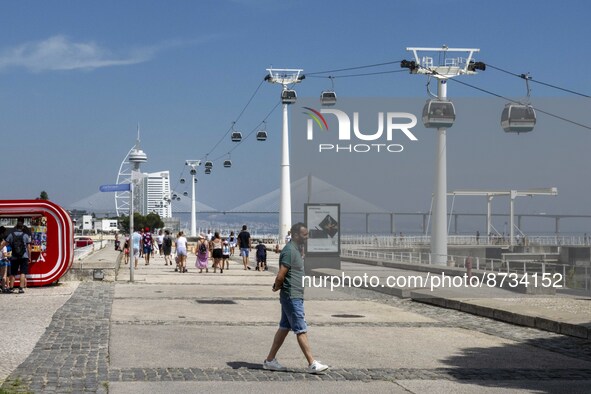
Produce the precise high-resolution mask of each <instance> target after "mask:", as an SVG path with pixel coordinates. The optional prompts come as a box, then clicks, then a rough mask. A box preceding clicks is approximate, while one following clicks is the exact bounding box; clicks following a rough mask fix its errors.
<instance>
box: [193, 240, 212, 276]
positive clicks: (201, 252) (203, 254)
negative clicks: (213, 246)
mask: <svg viewBox="0 0 591 394" xmlns="http://www.w3.org/2000/svg"><path fill="white" fill-rule="evenodd" d="M207 245H208V243H207V241H206V240H205V237H204V236H203V234H199V236H198V237H197V245H195V254H196V255H197V261H196V262H195V267H197V268H198V269H199V273H200V274H201V273H203V269H205V273H208V272H209V270H208V269H207V259H208V257H209V256H208V255H207V252H208V247H207Z"/></svg>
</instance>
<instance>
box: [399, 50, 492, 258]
mask: <svg viewBox="0 0 591 394" xmlns="http://www.w3.org/2000/svg"><path fill="white" fill-rule="evenodd" d="M406 50H407V51H411V52H412V53H413V56H414V60H413V61H410V62H409V61H406V60H405V61H403V62H401V66H402V67H406V68H409V69H410V72H411V73H412V74H425V75H429V76H430V77H433V78H436V79H437V98H438V99H439V100H447V80H448V79H449V78H453V77H456V76H459V75H471V74H476V72H475V70H476V69H481V70H484V64H482V63H474V61H473V60H472V59H473V55H474V53H475V52H479V51H480V49H469V48H448V47H447V46H446V45H444V46H443V47H441V48H406ZM419 52H426V53H427V54H432V56H423V57H419ZM450 53H453V54H457V53H465V54H466V57H448V56H449V54H450ZM433 55H437V57H436V58H435V56H433ZM435 61H437V63H436V62H435ZM437 134H438V139H437V151H436V152H435V168H436V177H435V191H434V203H433V226H432V228H431V259H432V262H433V263H434V264H439V265H445V264H446V263H447V257H448V254H447V226H446V222H447V198H446V195H447V146H446V143H447V141H446V137H447V129H446V128H445V127H439V128H438V129H437Z"/></svg>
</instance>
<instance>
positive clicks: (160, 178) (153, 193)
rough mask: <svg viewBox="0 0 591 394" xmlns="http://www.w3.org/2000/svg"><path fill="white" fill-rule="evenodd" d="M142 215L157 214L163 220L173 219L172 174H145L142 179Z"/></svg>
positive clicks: (160, 172) (165, 172)
mask: <svg viewBox="0 0 591 394" xmlns="http://www.w3.org/2000/svg"><path fill="white" fill-rule="evenodd" d="M141 190H142V195H141V198H142V200H143V201H142V204H141V206H142V210H141V211H140V213H141V214H142V215H147V214H149V213H152V212H155V213H157V214H158V215H160V217H161V218H170V217H172V205H171V204H172V201H171V198H170V174H169V172H168V171H159V172H153V173H150V174H143V179H142V187H141Z"/></svg>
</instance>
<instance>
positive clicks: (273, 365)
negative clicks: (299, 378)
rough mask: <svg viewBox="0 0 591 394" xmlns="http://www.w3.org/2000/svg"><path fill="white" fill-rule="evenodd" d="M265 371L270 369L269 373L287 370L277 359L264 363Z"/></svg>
mask: <svg viewBox="0 0 591 394" xmlns="http://www.w3.org/2000/svg"><path fill="white" fill-rule="evenodd" d="M263 369H268V370H269V371H287V368H285V367H284V366H283V365H281V364H279V361H277V359H276V358H274V359H273V360H271V361H267V360H265V361H263Z"/></svg>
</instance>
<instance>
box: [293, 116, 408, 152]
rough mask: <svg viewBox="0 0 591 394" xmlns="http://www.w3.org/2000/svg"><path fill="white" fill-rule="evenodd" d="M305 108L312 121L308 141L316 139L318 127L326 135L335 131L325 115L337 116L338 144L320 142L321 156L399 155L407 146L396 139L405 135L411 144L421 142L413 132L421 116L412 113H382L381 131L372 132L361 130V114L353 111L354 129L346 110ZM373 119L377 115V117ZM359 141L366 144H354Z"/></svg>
mask: <svg viewBox="0 0 591 394" xmlns="http://www.w3.org/2000/svg"><path fill="white" fill-rule="evenodd" d="M303 109H305V110H306V111H305V112H304V114H306V115H308V116H309V119H307V134H306V138H307V140H308V141H313V140H314V135H315V131H314V129H315V128H316V129H318V130H320V131H321V132H322V133H330V132H331V130H330V129H329V127H328V122H327V120H326V117H325V116H324V115H334V116H335V117H336V120H337V122H338V133H337V137H338V142H337V143H319V144H318V152H320V153H322V152H336V153H340V152H346V153H368V152H389V153H399V152H402V151H403V150H404V146H403V145H402V144H399V143H392V141H393V140H394V138H395V137H396V138H399V136H404V137H406V138H408V139H409V140H410V141H418V138H417V137H416V136H415V135H414V134H413V133H412V131H411V129H412V128H413V127H415V126H416V124H417V117H416V116H415V115H413V114H411V113H407V112H378V113H377V130H376V131H373V130H372V131H368V130H361V129H360V127H359V121H360V116H359V112H353V127H351V118H350V117H349V115H347V113H346V112H344V111H341V110H338V109H325V108H322V109H320V111H318V110H315V109H313V108H311V107H303ZM368 116H369V115H368ZM373 116H376V114H374V115H373ZM315 125H316V126H315ZM317 132H318V131H317ZM356 141H361V142H362V143H353V142H356Z"/></svg>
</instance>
